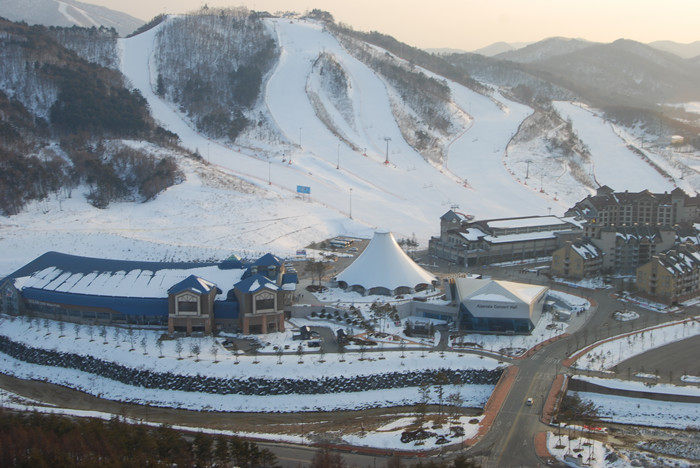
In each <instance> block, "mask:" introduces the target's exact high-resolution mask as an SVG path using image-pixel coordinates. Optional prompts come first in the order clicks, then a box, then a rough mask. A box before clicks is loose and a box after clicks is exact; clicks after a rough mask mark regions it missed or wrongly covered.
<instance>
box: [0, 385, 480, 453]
mask: <svg viewBox="0 0 700 468" xmlns="http://www.w3.org/2000/svg"><path fill="white" fill-rule="evenodd" d="M0 406H2V407H3V408H7V409H13V410H18V411H36V412H39V413H47V414H56V415H65V416H76V417H80V418H97V419H104V420H109V419H112V418H115V417H116V418H122V419H123V420H124V421H126V422H129V423H134V424H136V423H138V424H146V425H154V426H155V425H157V424H155V423H151V422H149V421H148V420H143V419H132V418H124V416H123V415H119V414H112V413H104V412H100V411H85V410H76V409H66V408H58V407H56V406H52V405H46V404H44V403H41V402H38V401H35V400H31V399H27V398H24V397H21V396H19V395H16V394H14V393H10V392H7V391H5V390H2V389H0ZM427 417H428V418H427V419H428V420H427V421H425V422H424V423H423V424H422V427H423V428H424V429H425V430H427V431H430V432H432V433H433V434H434V435H432V436H430V437H428V438H427V439H425V440H424V441H422V442H421V443H416V442H415V441H414V442H407V443H403V442H401V435H402V434H403V432H404V431H406V430H415V429H416V428H417V427H420V426H421V425H418V424H416V422H415V421H416V415H408V414H404V415H401V414H399V415H396V416H395V418H396V419H394V420H393V421H391V422H387V423H385V424H384V425H382V426H380V427H378V428H375V429H369V428H368V429H364V428H362V427H360V428H357V430H356V432H353V431H346V432H345V433H342V434H340V433H334V434H332V437H333V441H334V443H336V444H346V445H352V446H358V447H370V448H377V449H389V450H402V451H411V450H415V451H423V450H430V449H433V448H436V447H444V446H445V444H437V443H436V442H437V441H438V436H441V435H442V436H445V438H446V440H447V444H448V445H451V444H457V443H461V442H463V441H464V440H466V439H469V438H471V437H473V436H475V435H476V433H477V431H478V430H479V427H480V423H481V421H482V419H483V416H478V417H466V416H461V417H459V418H458V419H456V420H454V419H450V422H449V424H446V425H444V426H443V427H441V428H438V429H433V427H432V423H431V422H430V421H429V419H432V418H433V417H434V415H430V414H428V415H427ZM170 427H172V428H173V429H176V430H184V431H197V432H206V433H208V434H216V435H218V434H223V435H228V436H238V437H249V438H254V439H256V440H268V441H276V442H287V443H294V444H304V443H309V442H311V441H314V440H319V441H327V440H328V436H329V434H325V433H323V434H316V433H314V432H313V431H309V430H308V429H307V431H306V433H304V434H303V435H302V434H299V435H295V434H291V433H287V434H278V433H276V434H271V433H265V432H244V431H230V430H217V429H211V428H200V427H193V426H183V425H172V426H170ZM452 427H461V428H462V429H463V434H460V435H455V433H454V432H453V431H452V430H451V428H452ZM302 432H303V431H302Z"/></svg>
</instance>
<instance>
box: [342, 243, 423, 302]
mask: <svg viewBox="0 0 700 468" xmlns="http://www.w3.org/2000/svg"><path fill="white" fill-rule="evenodd" d="M337 280H338V281H339V282H341V281H342V282H345V283H347V285H348V286H362V287H363V288H365V289H372V288H377V287H381V288H386V289H389V290H390V291H394V290H395V289H396V288H398V287H401V286H404V287H409V288H415V287H416V286H417V285H419V284H431V283H432V282H433V281H435V280H436V278H435V276H433V275H431V274H430V273H428V272H427V271H425V270H424V269H423V268H421V267H419V266H418V265H417V264H416V262H414V261H413V260H411V258H410V257H409V256H408V255H406V252H404V251H403V249H401V247H399V244H397V243H396V240H395V239H394V236H393V234H391V233H390V232H386V231H377V232H375V233H374V237H373V238H372V240H371V241H370V243H369V245H368V246H367V248H366V249H365V250H364V252H362V254H360V256H359V257H357V258H356V259H355V261H354V262H352V263H351V264H350V266H349V267H347V268H346V269H345V270H343V272H342V273H340V274H339V275H338V276H337Z"/></svg>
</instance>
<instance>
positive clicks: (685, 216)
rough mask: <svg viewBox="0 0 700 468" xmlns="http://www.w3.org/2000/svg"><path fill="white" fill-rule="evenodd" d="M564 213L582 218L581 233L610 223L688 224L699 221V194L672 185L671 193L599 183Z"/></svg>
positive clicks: (587, 233)
mask: <svg viewBox="0 0 700 468" xmlns="http://www.w3.org/2000/svg"><path fill="white" fill-rule="evenodd" d="M565 216H572V217H575V218H577V219H579V220H581V221H582V222H584V236H586V237H596V235H597V233H596V231H597V230H599V229H601V228H604V227H610V226H616V227H626V226H676V225H679V226H689V225H692V224H693V223H697V222H700V196H699V195H695V196H693V197H691V196H688V195H687V194H686V193H685V192H684V191H683V190H681V189H679V188H676V189H674V190H673V191H672V192H671V193H652V192H650V191H648V190H643V191H641V192H636V193H633V192H627V191H625V192H615V191H613V190H612V189H611V188H610V187H608V186H603V187H600V188H599V189H598V190H597V191H596V194H595V195H589V196H588V197H586V198H584V199H583V200H581V201H580V202H578V203H576V204H575V205H574V206H573V207H572V208H570V209H569V210H568V211H567V212H566V213H565Z"/></svg>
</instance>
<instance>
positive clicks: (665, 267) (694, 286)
mask: <svg viewBox="0 0 700 468" xmlns="http://www.w3.org/2000/svg"><path fill="white" fill-rule="evenodd" d="M637 290H638V293H639V294H641V295H643V296H645V297H648V298H650V299H653V300H656V301H659V302H664V303H666V304H676V303H678V302H682V301H686V300H688V299H691V298H694V297H697V296H698V295H699V294H700V253H699V252H698V250H697V247H696V246H694V245H691V244H683V245H681V246H679V247H678V248H677V249H673V250H669V251H668V252H666V253H662V254H659V255H655V256H654V257H653V258H652V259H651V261H650V262H648V263H646V264H644V265H642V266H640V267H639V268H637Z"/></svg>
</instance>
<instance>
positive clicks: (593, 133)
mask: <svg viewBox="0 0 700 468" xmlns="http://www.w3.org/2000/svg"><path fill="white" fill-rule="evenodd" d="M265 21H267V25H268V27H269V29H270V32H271V34H273V35H274V36H275V37H276V39H277V42H278V46H279V47H280V59H279V62H278V64H277V65H276V67H275V68H274V70H273V71H272V72H271V74H270V76H269V78H268V80H267V81H266V83H265V86H264V88H263V92H262V96H261V99H260V103H259V106H261V107H260V109H261V111H264V112H265V113H266V114H268V115H269V116H270V119H271V121H272V125H273V126H276V128H277V132H278V140H279V141H281V142H282V143H279V142H270V141H260V140H255V139H254V138H253V137H251V136H250V135H247V136H246V137H245V138H241V142H240V146H238V145H236V146H234V147H231V146H226V145H224V144H221V143H220V142H216V141H213V140H210V139H208V138H206V137H205V136H203V135H201V134H199V133H197V132H196V131H195V130H194V128H193V127H192V126H191V125H190V123H189V122H188V120H187V118H186V117H185V116H184V115H183V114H182V113H180V112H179V111H178V110H177V108H176V106H175V105H173V104H172V103H169V102H165V101H163V100H161V99H160V98H159V97H158V96H157V95H155V93H154V92H153V89H154V85H155V81H156V77H157V74H158V71H157V69H156V67H155V64H154V60H153V49H154V41H155V38H156V34H157V32H158V30H159V27H156V28H153V29H151V30H149V31H146V32H144V33H142V34H140V35H138V36H135V37H131V38H128V39H121V40H120V48H121V55H122V71H123V72H124V74H125V75H126V76H127V78H128V79H129V82H130V84H131V85H132V86H133V87H134V88H138V89H139V90H140V92H141V93H142V94H143V96H144V97H145V98H146V99H147V101H148V103H149V106H150V109H151V112H152V114H153V116H154V117H155V119H156V120H157V121H158V122H159V123H160V124H161V125H162V126H163V127H165V128H167V129H168V130H170V131H173V132H175V133H177V134H178V135H179V137H180V138H181V141H182V144H183V145H184V146H185V147H187V148H190V149H192V150H198V151H199V153H200V154H202V156H204V158H205V159H207V160H208V161H209V162H210V163H211V166H210V167H209V168H207V167H202V166H201V165H199V164H197V163H194V162H188V161H182V162H181V165H182V168H183V170H184V171H185V173H186V176H187V180H186V182H184V183H183V184H180V185H177V186H173V187H171V188H169V189H168V190H167V191H165V192H163V193H161V194H160V195H158V197H157V198H156V199H155V200H153V201H150V202H148V203H144V204H137V203H113V204H111V205H110V207H109V209H106V210H97V209H94V208H93V207H91V206H90V205H89V204H87V203H86V202H85V200H84V198H83V197H82V196H81V194H80V193H76V192H78V191H75V192H74V195H73V198H72V199H69V200H62V201H61V202H59V201H58V200H57V199H56V198H55V197H54V198H52V199H50V200H48V201H44V202H41V204H39V203H34V204H31V205H30V206H29V207H28V209H27V210H26V211H25V212H24V213H22V214H20V215H17V216H14V217H12V218H9V219H8V218H5V219H0V228H2V231H1V232H0V234H2V235H1V236H0V249H1V250H2V251H3V252H7V254H5V255H4V256H3V257H2V258H0V276H2V273H10V272H11V271H13V270H14V269H15V268H17V267H19V266H21V265H22V264H23V263H26V262H27V261H29V260H31V259H33V258H34V257H36V256H38V255H40V254H42V253H44V252H45V251H47V250H58V251H63V252H67V253H74V254H79V255H93V256H109V257H115V258H137V259H149V260H162V259H168V260H170V259H173V260H192V259H195V260H196V259H203V258H213V257H217V256H220V255H225V253H226V252H233V253H237V254H239V255H250V256H256V255H257V254H259V253H261V252H267V251H272V252H275V253H277V254H280V255H291V254H293V253H294V251H295V250H296V249H299V248H303V247H305V246H306V245H308V244H309V243H310V242H313V241H319V240H322V239H324V238H326V237H330V236H333V235H356V236H362V237H371V235H372V231H373V230H374V229H386V230H390V231H393V232H394V233H396V236H397V237H398V238H401V237H410V236H411V235H413V234H415V236H416V238H417V240H418V241H419V242H420V243H421V244H422V245H424V246H425V245H426V244H427V241H428V239H429V238H430V236H433V235H436V234H437V233H438V232H439V217H440V216H441V215H442V214H444V213H445V212H446V211H447V210H449V209H450V207H451V206H453V205H458V206H459V210H460V211H462V212H464V213H469V214H473V215H475V216H477V217H478V218H495V217H507V216H527V215H546V214H548V212H549V211H550V210H551V213H552V214H562V213H563V212H564V210H565V209H566V208H567V207H569V206H571V205H572V204H573V203H574V202H576V201H578V200H579V199H580V198H581V197H580V192H578V193H575V192H573V191H571V190H568V191H565V190H560V191H559V194H560V195H559V199H558V200H557V199H555V195H554V194H556V193H557V187H556V183H557V180H556V179H555V177H552V180H551V181H547V180H546V177H547V175H546V173H547V171H546V170H545V171H544V174H545V176H544V177H545V180H544V183H547V182H549V184H547V185H548V190H547V191H546V193H541V192H540V190H539V187H533V186H532V184H530V185H526V184H525V183H523V182H522V180H524V173H523V174H519V173H511V172H509V171H508V169H507V168H506V166H505V165H504V161H505V158H506V157H507V156H506V151H507V147H508V144H509V141H510V139H511V137H512V136H513V135H514V134H515V133H516V132H517V130H518V127H519V125H520V124H521V123H522V121H523V120H524V119H525V118H527V116H528V115H530V113H531V112H532V110H531V109H529V108H528V107H526V106H523V105H521V104H518V103H515V102H512V101H509V100H508V99H506V98H504V97H502V96H501V95H500V94H499V93H498V92H497V91H495V92H494V93H493V96H490V97H487V96H483V95H481V94H478V93H475V92H473V91H471V90H469V89H466V88H464V87H463V86H461V85H458V84H456V83H452V82H449V85H450V87H451V89H452V99H453V101H454V103H455V105H456V106H457V107H459V108H460V109H461V110H462V111H463V112H464V113H465V114H468V115H469V116H470V117H471V121H470V122H469V123H468V125H467V126H466V127H465V128H464V131H463V132H461V133H459V134H457V136H456V137H455V138H454V140H453V141H451V142H450V143H449V145H448V147H449V152H448V157H447V158H446V160H445V161H444V163H443V164H442V165H441V166H439V167H438V166H436V165H433V164H430V163H428V162H426V161H425V160H424V158H423V157H422V156H421V155H420V154H418V153H417V152H416V151H414V150H413V149H412V148H411V147H410V146H409V145H408V144H407V143H406V142H405V141H404V139H403V137H402V135H401V132H400V130H399V127H398V124H397V122H396V120H395V118H394V116H393V114H392V111H391V99H392V96H393V99H394V100H395V99H396V94H397V93H396V92H395V91H392V90H391V89H390V87H389V86H388V84H387V83H386V82H385V81H384V79H383V78H382V77H381V76H380V75H378V74H376V73H375V72H374V71H372V70H371V69H369V68H368V67H367V66H365V65H364V64H363V63H361V62H359V61H357V60H356V59H355V58H353V57H352V56H351V55H349V54H348V52H346V51H345V50H344V49H343V48H342V47H341V45H340V44H339V43H338V41H337V40H336V39H335V38H334V37H333V36H332V35H331V34H329V33H328V32H326V31H324V30H323V28H322V27H321V26H320V25H318V24H316V23H313V22H307V21H302V20H293V21H291V20H287V19H278V18H270V19H266V20H265ZM320 52H325V53H327V54H331V55H332V56H333V58H334V59H335V61H336V62H337V63H338V64H339V65H340V66H341V67H342V68H343V70H344V72H345V74H346V75H347V77H348V80H349V84H350V86H349V93H348V99H349V101H350V102H351V106H350V107H351V109H349V110H347V111H348V113H346V114H345V117H346V118H343V117H342V116H341V114H340V112H338V111H337V109H335V108H334V107H333V106H332V105H328V106H327V110H330V112H328V114H327V116H326V118H327V119H331V120H332V125H331V126H332V127H334V128H335V131H337V132H339V133H341V134H342V135H343V138H344V139H345V141H346V142H349V143H350V144H347V143H345V142H344V141H343V140H342V139H341V138H339V137H338V136H337V135H335V134H334V133H333V132H332V131H331V130H330V129H329V127H328V126H327V125H326V124H327V122H328V120H326V121H325V122H324V121H322V120H321V119H320V118H319V117H318V116H317V115H316V112H315V110H314V108H313V106H312V104H311V101H310V97H309V95H310V93H313V92H317V94H318V95H323V93H321V92H320V91H321V90H320V89H317V88H318V87H319V86H320V85H319V80H318V79H317V78H318V77H317V76H316V77H315V76H313V74H312V67H313V63H314V61H315V60H316V59H317V58H318V56H319V53H320ZM392 93H393V94H392ZM263 106H264V107H263ZM559 109H560V111H561V113H562V115H565V116H570V117H571V119H572V121H573V125H574V128H575V129H576V131H577V132H578V134H579V136H580V137H581V139H582V140H583V141H584V143H586V144H587V145H589V147H590V148H591V153H592V155H593V158H594V160H595V161H594V164H593V166H594V168H593V170H594V172H595V176H596V179H597V180H598V181H599V182H600V183H601V184H607V185H609V186H610V187H613V188H614V189H615V190H618V191H621V190H625V189H629V190H641V189H643V188H649V189H651V190H654V191H665V190H672V189H673V188H674V184H673V182H671V181H667V180H665V179H663V178H661V177H660V176H659V175H658V173H657V172H656V171H655V170H654V169H653V168H651V167H650V166H649V165H648V164H647V163H645V162H644V161H643V160H642V159H641V158H638V157H636V156H635V155H634V154H633V153H632V152H631V151H629V150H628V149H626V148H625V147H624V144H623V143H622V140H620V139H615V135H614V133H613V132H612V130H611V129H610V127H609V126H608V125H607V124H606V123H605V122H604V121H603V120H602V119H600V118H598V117H595V116H592V115H591V114H590V112H589V111H586V110H582V109H580V108H578V107H574V106H570V105H567V104H560V105H559ZM348 114H350V115H351V118H347V115H348ZM387 138H389V139H390V140H389V141H388V149H389V151H388V152H389V161H390V163H389V164H388V165H386V164H384V162H385V159H386V149H387V140H386V139H387ZM353 147H354V148H355V149H358V148H359V149H360V150H353ZM533 157H534V156H533ZM538 157H541V156H538ZM545 159H546V158H545ZM290 161H291V163H290ZM542 164H545V166H544V167H547V166H546V164H547V163H546V161H544V162H542ZM520 166H522V169H523V172H524V169H525V165H524V164H521V165H519V166H518V167H520ZM338 167H339V168H338ZM552 167H555V166H554V165H553V166H552ZM516 169H517V167H516ZM557 171H559V172H560V170H559V169H557ZM552 172H553V171H552ZM220 173H224V174H229V175H235V176H237V177H239V178H241V179H243V180H244V181H247V182H248V183H250V184H251V185H252V187H253V188H252V189H250V188H247V189H241V188H240V187H235V186H234V184H232V183H230V179H229V180H227V179H226V178H225V177H222V176H221V175H220ZM552 185H554V186H553V187H552ZM297 186H306V187H309V188H310V192H311V193H310V194H309V195H303V196H300V195H298V194H297ZM566 193H575V196H573V195H572V196H569V197H568V198H567V196H566V195H562V194H566ZM195 227H196V228H195Z"/></svg>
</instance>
